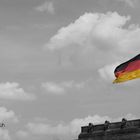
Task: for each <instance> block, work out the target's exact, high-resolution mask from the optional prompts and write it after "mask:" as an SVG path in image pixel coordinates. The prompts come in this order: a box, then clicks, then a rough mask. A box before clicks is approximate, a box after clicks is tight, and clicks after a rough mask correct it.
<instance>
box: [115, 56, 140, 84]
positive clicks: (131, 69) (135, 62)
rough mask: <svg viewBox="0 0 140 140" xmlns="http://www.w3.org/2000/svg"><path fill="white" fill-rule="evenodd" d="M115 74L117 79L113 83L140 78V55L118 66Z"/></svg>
mask: <svg viewBox="0 0 140 140" xmlns="http://www.w3.org/2000/svg"><path fill="white" fill-rule="evenodd" d="M114 74H115V76H116V79H115V80H114V81H113V83H120V82H125V81H128V80H133V79H136V78H140V54H138V55H137V56H135V57H134V58H132V59H130V60H128V61H126V62H124V63H122V64H120V65H119V66H117V67H116V69H115V70H114Z"/></svg>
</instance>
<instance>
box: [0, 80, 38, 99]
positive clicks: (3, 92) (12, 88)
mask: <svg viewBox="0 0 140 140" xmlns="http://www.w3.org/2000/svg"><path fill="white" fill-rule="evenodd" d="M0 98H2V99H11V100H33V99H35V96H34V95H33V94H28V93H26V92H25V91H24V89H22V88H20V87H19V84H18V83H14V82H13V83H9V82H7V83H0Z"/></svg>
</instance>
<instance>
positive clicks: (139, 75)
mask: <svg viewBox="0 0 140 140" xmlns="http://www.w3.org/2000/svg"><path fill="white" fill-rule="evenodd" d="M136 78H140V69H139V70H135V71H132V72H127V73H124V74H122V75H120V77H118V78H116V79H115V80H114V81H113V83H121V82H125V81H128V80H133V79H136Z"/></svg>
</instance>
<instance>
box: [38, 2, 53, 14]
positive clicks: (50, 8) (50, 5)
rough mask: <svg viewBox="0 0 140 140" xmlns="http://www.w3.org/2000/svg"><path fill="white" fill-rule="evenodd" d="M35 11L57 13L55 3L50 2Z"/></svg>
mask: <svg viewBox="0 0 140 140" xmlns="http://www.w3.org/2000/svg"><path fill="white" fill-rule="evenodd" d="M35 10H37V11H40V12H48V13H50V14H54V13H55V8H54V4H53V2H48V1H46V2H45V3H43V4H42V5H40V6H38V7H36V8H35Z"/></svg>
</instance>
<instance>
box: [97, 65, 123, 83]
mask: <svg viewBox="0 0 140 140" xmlns="http://www.w3.org/2000/svg"><path fill="white" fill-rule="evenodd" d="M119 64H120V63H119V62H116V63H115V64H111V65H106V66H104V67H102V68H101V69H99V70H98V72H99V75H100V76H101V77H102V78H103V79H104V80H106V81H110V80H114V69H115V68H116V67H117V66H118V65H119Z"/></svg>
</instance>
